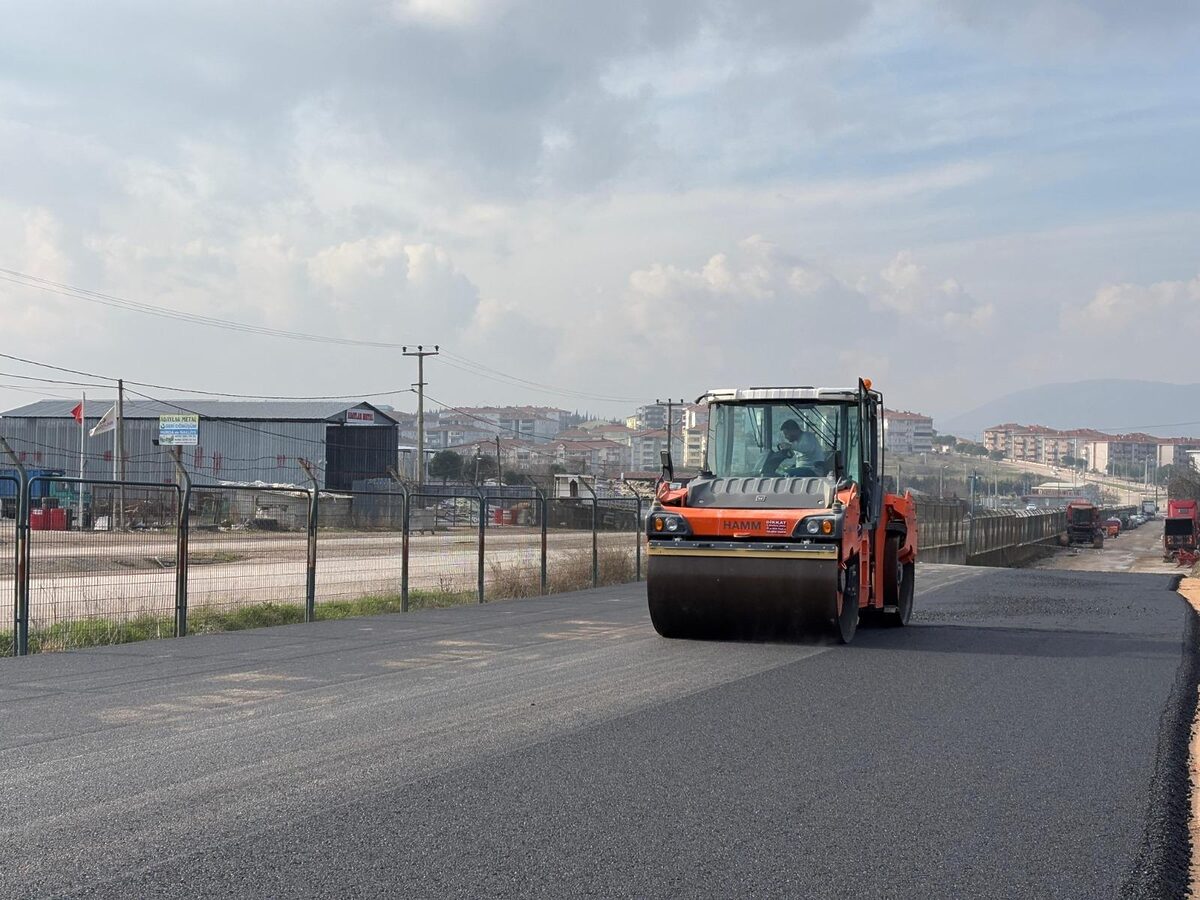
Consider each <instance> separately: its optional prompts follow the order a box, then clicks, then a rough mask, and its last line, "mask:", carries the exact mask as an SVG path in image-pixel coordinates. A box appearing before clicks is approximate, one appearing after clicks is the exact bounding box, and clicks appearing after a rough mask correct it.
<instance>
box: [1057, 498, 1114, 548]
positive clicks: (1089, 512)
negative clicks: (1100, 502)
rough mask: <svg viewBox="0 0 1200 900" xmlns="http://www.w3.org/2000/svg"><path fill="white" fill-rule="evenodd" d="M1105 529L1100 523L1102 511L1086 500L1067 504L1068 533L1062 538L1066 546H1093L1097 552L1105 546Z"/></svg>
mask: <svg viewBox="0 0 1200 900" xmlns="http://www.w3.org/2000/svg"><path fill="white" fill-rule="evenodd" d="M1104 534H1105V532H1104V529H1103V528H1102V527H1101V523H1100V509H1099V508H1098V507H1097V506H1096V505H1095V504H1094V503H1088V502H1087V501H1086V500H1072V501H1071V502H1070V503H1068V504H1067V531H1066V534H1065V535H1063V536H1060V540H1061V541H1062V543H1063V544H1064V546H1069V545H1070V544H1091V545H1092V546H1093V547H1095V548H1096V549H1097V550H1099V549H1101V548H1102V547H1103V546H1104Z"/></svg>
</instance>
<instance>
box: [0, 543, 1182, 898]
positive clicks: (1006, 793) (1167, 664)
mask: <svg viewBox="0 0 1200 900" xmlns="http://www.w3.org/2000/svg"><path fill="white" fill-rule="evenodd" d="M918 579H919V591H920V593H919V595H918V599H917V609H918V613H917V617H916V619H915V620H914V623H913V625H912V626H911V627H910V628H906V629H901V630H884V629H871V630H862V631H860V632H859V635H858V638H857V639H856V640H855V642H854V644H853V645H852V646H850V647H839V646H833V645H829V644H822V643H816V644H804V643H790V644H789V643H775V644H749V643H747V644H738V643H704V642H686V641H666V640H663V639H661V638H658V637H657V636H656V635H655V634H654V633H653V631H652V630H651V628H650V624H649V621H648V618H647V615H646V610H645V599H644V586H642V585H630V586H624V587H620V588H614V589H601V590H597V591H585V592H582V593H578V594H572V595H563V596H558V597H551V598H545V599H532V600H521V601H509V602H503V603H496V604H492V605H488V606H485V607H465V608H457V609H449V610H434V611H427V612H419V613H413V614H410V615H404V616H400V615H395V616H381V617H377V618H371V619H358V620H347V621H341V622H327V623H320V624H316V625H298V626H291V627H284V628H275V629H263V630H259V631H254V632H242V633H237V634H228V635H211V636H204V637H192V638H187V639H185V640H164V641H151V642H146V643H143V644H137V645H125V646H121V647H113V648H106V649H103V650H96V651H78V652H72V653H63V654H47V655H43V656H34V657H30V658H26V659H16V660H13V659H6V660H0V784H2V785H3V790H2V791H0V799H2V800H3V804H2V806H0V840H2V841H3V846H4V859H5V866H4V872H3V874H2V875H0V894H3V895H5V896H44V895H53V894H59V893H62V894H68V895H75V894H80V895H85V896H105V897H110V896H111V897H117V896H119V897H153V896H174V897H197V896H199V897H217V896H220V897H276V896H321V897H357V896H379V897H394V896H414V897H416V896H420V897H445V896H459V897H481V896H541V897H572V896H598V897H600V896H602V897H653V896H754V897H772V896H774V897H833V896H838V897H1049V896H1053V897H1087V898H1092V897H1103V896H1113V895H1115V894H1118V893H1119V892H1120V891H1121V890H1122V885H1123V883H1126V880H1127V879H1128V878H1129V877H1130V875H1131V873H1132V872H1133V871H1134V870H1135V868H1136V866H1135V857H1136V856H1137V854H1138V852H1139V848H1140V847H1142V845H1143V836H1144V835H1145V834H1146V832H1147V828H1148V824H1152V823H1153V820H1154V819H1155V816H1156V815H1157V813H1156V810H1157V809H1158V806H1157V805H1156V802H1155V801H1154V800H1153V798H1154V797H1155V796H1156V787H1155V785H1157V784H1158V782H1159V781H1160V780H1161V779H1156V778H1155V777H1154V771H1155V762H1156V758H1158V757H1159V756H1161V753H1160V750H1161V748H1160V747H1159V738H1160V732H1162V731H1163V722H1164V721H1165V720H1167V719H1171V718H1172V716H1173V714H1172V713H1171V711H1170V710H1169V707H1170V705H1171V704H1170V703H1169V702H1168V701H1169V698H1170V697H1171V695H1172V688H1173V684H1174V682H1175V679H1176V674H1177V672H1178V671H1180V670H1181V659H1183V642H1184V635H1185V623H1186V622H1187V618H1186V616H1187V615H1189V614H1188V613H1187V612H1186V610H1185V606H1186V605H1185V604H1184V602H1183V601H1182V600H1181V599H1180V598H1179V597H1178V596H1177V595H1176V594H1174V593H1173V592H1172V591H1170V590H1169V587H1170V584H1171V580H1170V579H1169V578H1168V577H1165V576H1157V575H1122V574H1113V573H1084V572H1053V571H1044V570H1002V569H967V568H960V567H953V566H922V567H920V571H919V575H918ZM1192 695H1193V696H1194V691H1193V694H1192ZM1164 710H1167V713H1168V714H1167V715H1166V716H1164ZM1189 721H1190V720H1189ZM1159 787H1161V785H1159ZM1143 874H1144V873H1143Z"/></svg>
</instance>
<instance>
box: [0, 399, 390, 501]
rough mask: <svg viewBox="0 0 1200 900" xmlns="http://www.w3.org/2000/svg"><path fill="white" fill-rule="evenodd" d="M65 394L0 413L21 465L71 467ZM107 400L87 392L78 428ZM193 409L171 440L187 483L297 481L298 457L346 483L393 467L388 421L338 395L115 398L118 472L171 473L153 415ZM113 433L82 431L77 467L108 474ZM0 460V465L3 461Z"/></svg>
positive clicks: (72, 438)
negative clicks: (120, 446) (120, 418)
mask: <svg viewBox="0 0 1200 900" xmlns="http://www.w3.org/2000/svg"><path fill="white" fill-rule="evenodd" d="M77 404H78V401H75V400H41V401H39V402H37V403H31V404H29V405H28V406H22V407H19V408H18V409H13V410H10V411H9V412H6V413H4V414H3V416H2V417H0V435H3V436H4V437H5V438H7V440H8V442H9V444H10V445H11V446H12V448H13V451H14V452H16V453H17V454H18V455H19V456H20V458H21V460H22V462H23V463H24V464H25V465H26V466H27V467H28V468H31V469H58V470H61V471H62V472H64V473H65V474H66V475H69V476H74V475H78V474H79V458H80V452H79V438H80V425H79V423H78V422H77V421H76V420H75V418H74V417H73V415H72V410H73V409H75V407H76V406H77ZM111 405H112V401H111V400H89V401H88V407H87V415H86V418H85V421H84V426H83V427H84V431H85V435H86V433H87V432H88V431H90V430H91V429H92V428H94V427H95V426H96V425H97V423H99V422H100V419H101V416H102V415H103V414H104V413H105V412H106V411H107V410H108V409H109V407H110V406H111ZM181 414H194V415H197V416H199V427H198V433H196V434H195V436H194V439H195V444H194V445H191V444H189V445H188V446H183V447H181V448H180V449H181V451H182V454H183V463H184V465H185V466H186V467H187V469H188V471H189V472H190V473H191V475H192V479H193V481H194V483H196V484H214V483H219V482H256V481H258V482H266V483H269V484H280V483H282V484H297V485H307V484H308V478H307V476H306V475H305V474H304V469H303V467H302V466H301V465H300V462H299V461H300V460H301V459H305V460H308V461H309V462H311V463H312V465H313V467H314V469H315V470H316V475H317V478H318V480H319V482H320V484H321V486H322V487H326V488H330V489H333V490H349V489H350V488H352V487H353V483H354V482H355V481H358V480H360V479H366V478H386V477H388V472H389V470H390V469H391V468H393V467H394V466H395V465H396V461H397V452H396V447H397V444H398V438H399V434H398V427H397V424H396V420H395V419H394V418H393V417H392V416H390V415H389V414H388V413H386V412H384V411H383V410H380V409H378V408H377V407H375V406H372V405H371V404H369V403H357V404H353V405H350V406H347V405H346V403H345V402H344V401H337V402H310V401H240V400H238V401H227V400H219V401H210V400H172V401H164V402H159V401H156V400H127V401H125V404H124V422H125V427H124V433H125V438H124V456H125V478H126V480H129V481H149V482H155V483H167V482H172V481H174V466H173V465H172V463H171V460H170V458H169V457H168V456H167V451H166V450H165V449H164V448H163V447H161V446H159V445H158V443H159V436H160V427H162V425H161V422H160V417H163V416H167V417H174V418H179V417H180V415H181ZM113 446H114V432H113V431H109V432H108V433H103V434H97V435H96V436H95V437H85V438H84V474H85V476H86V477H88V478H96V479H110V478H112V476H113ZM5 464H6V463H5V461H0V467H2V466H3V465H5Z"/></svg>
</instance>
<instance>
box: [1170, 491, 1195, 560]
mask: <svg viewBox="0 0 1200 900" xmlns="http://www.w3.org/2000/svg"><path fill="white" fill-rule="evenodd" d="M1198 507H1200V504H1197V502H1196V501H1195V500H1168V501H1167V518H1166V519H1165V520H1164V521H1163V559H1165V560H1173V559H1179V557H1180V556H1181V555H1183V556H1185V557H1186V556H1191V555H1194V554H1195V553H1196V547H1197V536H1200V509H1198Z"/></svg>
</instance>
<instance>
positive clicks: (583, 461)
mask: <svg viewBox="0 0 1200 900" xmlns="http://www.w3.org/2000/svg"><path fill="white" fill-rule="evenodd" d="M547 446H548V449H550V450H551V451H552V452H553V453H554V454H555V457H556V458H557V460H558V462H559V463H561V464H562V465H563V466H565V467H566V468H567V471H569V472H575V473H585V472H586V473H590V474H594V475H609V476H613V475H619V474H620V473H621V472H623V471H625V470H626V469H628V468H629V458H630V457H629V448H628V447H626V446H625V445H624V444H620V443H618V442H616V441H610V440H607V439H606V438H568V439H565V440H554V441H551V442H550V444H549V445H547Z"/></svg>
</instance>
